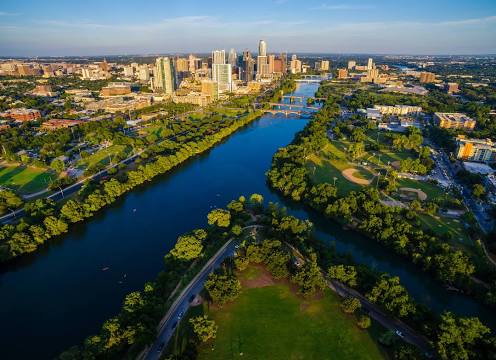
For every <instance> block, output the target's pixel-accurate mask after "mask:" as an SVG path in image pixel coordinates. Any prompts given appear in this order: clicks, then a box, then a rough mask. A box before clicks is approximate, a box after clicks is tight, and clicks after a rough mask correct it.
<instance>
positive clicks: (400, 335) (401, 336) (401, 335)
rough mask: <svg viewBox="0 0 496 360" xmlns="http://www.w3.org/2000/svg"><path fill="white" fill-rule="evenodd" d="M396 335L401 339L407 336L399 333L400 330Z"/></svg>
mask: <svg viewBox="0 0 496 360" xmlns="http://www.w3.org/2000/svg"><path fill="white" fill-rule="evenodd" d="M395 333H396V335H398V336H399V337H400V338H404V337H405V335H403V333H402V332H401V331H399V330H396V331H395Z"/></svg>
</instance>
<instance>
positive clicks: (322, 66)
mask: <svg viewBox="0 0 496 360" xmlns="http://www.w3.org/2000/svg"><path fill="white" fill-rule="evenodd" d="M329 69H330V62H329V60H322V61H321V62H320V69H319V70H320V71H329Z"/></svg>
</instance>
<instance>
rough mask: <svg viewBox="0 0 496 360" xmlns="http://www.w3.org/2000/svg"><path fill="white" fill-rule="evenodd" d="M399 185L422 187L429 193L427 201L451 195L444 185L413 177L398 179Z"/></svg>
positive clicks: (421, 188)
mask: <svg viewBox="0 0 496 360" xmlns="http://www.w3.org/2000/svg"><path fill="white" fill-rule="evenodd" d="M398 187H408V188H414V189H420V190H422V191H423V192H425V193H426V195H427V201H432V200H435V199H444V198H445V197H448V196H450V195H448V194H446V190H444V189H443V188H442V187H440V186H438V185H435V184H432V183H429V182H427V181H418V180H412V179H398Z"/></svg>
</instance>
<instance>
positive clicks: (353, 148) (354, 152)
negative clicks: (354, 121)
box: [348, 142, 365, 160]
mask: <svg viewBox="0 0 496 360" xmlns="http://www.w3.org/2000/svg"><path fill="white" fill-rule="evenodd" d="M348 153H349V154H350V156H351V158H352V159H353V160H356V159H358V158H359V157H360V156H362V155H363V154H365V145H364V143H363V142H357V143H352V144H350V146H348Z"/></svg>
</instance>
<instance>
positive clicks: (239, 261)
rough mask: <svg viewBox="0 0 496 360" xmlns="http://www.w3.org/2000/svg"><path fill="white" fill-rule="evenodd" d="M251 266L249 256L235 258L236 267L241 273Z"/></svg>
mask: <svg viewBox="0 0 496 360" xmlns="http://www.w3.org/2000/svg"><path fill="white" fill-rule="evenodd" d="M249 264H250V260H249V259H248V257H247V256H236V257H235V258H234V265H236V269H238V270H239V271H243V270H245V269H246V268H247V267H248V265H249Z"/></svg>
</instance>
